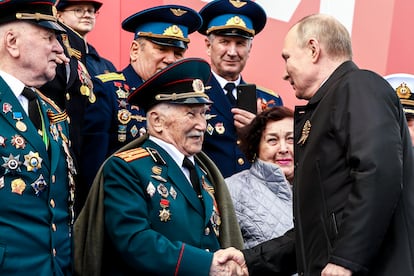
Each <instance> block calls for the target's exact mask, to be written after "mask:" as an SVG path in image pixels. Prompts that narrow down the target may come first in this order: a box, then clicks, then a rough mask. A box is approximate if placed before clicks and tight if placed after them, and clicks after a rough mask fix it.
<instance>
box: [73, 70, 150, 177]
mask: <svg viewBox="0 0 414 276" xmlns="http://www.w3.org/2000/svg"><path fill="white" fill-rule="evenodd" d="M142 82H143V81H142V80H141V78H140V77H139V76H138V75H137V74H136V73H135V71H134V69H133V68H132V66H131V65H128V66H127V67H126V68H125V69H124V70H123V71H122V72H117V73H108V74H103V75H99V76H97V77H95V78H93V83H94V93H95V95H96V99H97V101H96V103H94V104H90V105H88V106H87V108H86V111H85V118H84V124H83V145H82V151H83V153H84V154H82V158H81V159H80V160H79V163H80V166H81V168H82V172H83V176H84V177H85V178H84V179H85V183H89V185H90V184H91V183H92V182H93V179H94V177H95V174H96V172H97V171H98V169H99V167H100V166H101V165H102V163H103V161H104V160H105V159H106V158H107V157H108V156H109V155H111V154H112V153H114V152H115V151H116V150H117V149H120V148H121V147H122V146H124V145H126V144H127V143H128V142H130V141H132V140H133V139H135V138H137V137H139V136H141V135H142V134H144V133H146V121H145V120H146V119H145V113H144V111H143V110H142V109H140V108H139V107H138V106H136V105H131V104H129V103H128V101H127V97H128V96H129V93H130V92H131V91H133V90H135V89H136V88H137V87H138V86H139V85H141V84H142Z"/></svg>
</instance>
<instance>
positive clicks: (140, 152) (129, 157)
mask: <svg viewBox="0 0 414 276" xmlns="http://www.w3.org/2000/svg"><path fill="white" fill-rule="evenodd" d="M149 155H150V154H149V153H148V151H147V150H146V149H143V148H134V149H130V150H127V151H122V152H118V153H115V154H114V156H117V157H119V158H121V159H123V160H124V161H125V162H131V161H134V160H137V159H140V158H143V157H146V156H149Z"/></svg>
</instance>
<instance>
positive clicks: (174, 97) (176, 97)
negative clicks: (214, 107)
mask: <svg viewBox="0 0 414 276" xmlns="http://www.w3.org/2000/svg"><path fill="white" fill-rule="evenodd" d="M193 97H202V98H206V99H209V97H208V96H207V94H205V93H202V92H187V93H179V94H177V93H172V94H157V95H155V99H156V100H157V101H175V100H179V99H187V98H193Z"/></svg>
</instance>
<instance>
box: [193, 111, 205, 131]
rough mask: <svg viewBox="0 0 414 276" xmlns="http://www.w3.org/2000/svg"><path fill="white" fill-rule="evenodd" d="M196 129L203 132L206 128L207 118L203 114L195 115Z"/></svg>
mask: <svg viewBox="0 0 414 276" xmlns="http://www.w3.org/2000/svg"><path fill="white" fill-rule="evenodd" d="M196 120H197V123H196V129H197V130H199V131H202V132H205V131H206V130H207V120H206V117H205V116H203V115H200V114H199V115H198V116H196Z"/></svg>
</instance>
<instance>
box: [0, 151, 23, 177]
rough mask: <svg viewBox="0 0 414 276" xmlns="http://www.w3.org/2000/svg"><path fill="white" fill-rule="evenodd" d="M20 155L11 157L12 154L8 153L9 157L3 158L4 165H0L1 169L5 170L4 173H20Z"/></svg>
mask: <svg viewBox="0 0 414 276" xmlns="http://www.w3.org/2000/svg"><path fill="white" fill-rule="evenodd" d="M19 158H20V154H18V155H16V156H13V154H11V153H10V155H9V157H4V156H3V161H4V164H3V165H1V166H2V167H3V168H5V169H6V171H5V173H8V172H11V173H14V172H20V171H21V170H20V165H21V164H22V162H20V161H19Z"/></svg>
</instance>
